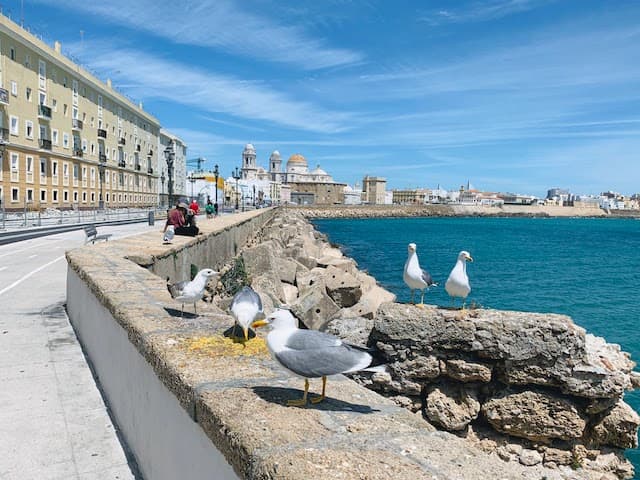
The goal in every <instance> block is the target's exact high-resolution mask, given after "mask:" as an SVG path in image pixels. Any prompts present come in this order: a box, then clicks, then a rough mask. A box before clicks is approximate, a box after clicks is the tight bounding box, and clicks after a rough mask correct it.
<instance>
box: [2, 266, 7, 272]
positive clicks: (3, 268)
mask: <svg viewBox="0 0 640 480" xmlns="http://www.w3.org/2000/svg"><path fill="white" fill-rule="evenodd" d="M7 268H8V267H0V272H1V271H2V270H6V269H7Z"/></svg>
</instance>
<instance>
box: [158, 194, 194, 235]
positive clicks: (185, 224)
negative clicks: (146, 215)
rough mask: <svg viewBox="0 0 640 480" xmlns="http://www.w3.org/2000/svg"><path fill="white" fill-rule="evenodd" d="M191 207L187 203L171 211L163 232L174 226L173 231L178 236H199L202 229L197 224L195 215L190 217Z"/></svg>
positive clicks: (181, 203) (180, 204)
mask: <svg viewBox="0 0 640 480" xmlns="http://www.w3.org/2000/svg"><path fill="white" fill-rule="evenodd" d="M188 212H189V207H188V206H187V204H186V203H183V202H180V203H178V205H176V207H175V208H172V209H171V210H169V213H167V222H166V224H165V226H164V230H163V232H165V231H166V230H167V227H168V226H169V225H173V229H174V231H175V233H176V235H186V236H189V237H195V236H196V235H198V233H199V231H200V229H199V228H198V227H197V226H196V224H195V215H193V214H192V215H191V216H190V217H191V218H189V215H188Z"/></svg>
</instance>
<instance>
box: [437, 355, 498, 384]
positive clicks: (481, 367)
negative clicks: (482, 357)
mask: <svg viewBox="0 0 640 480" xmlns="http://www.w3.org/2000/svg"><path fill="white" fill-rule="evenodd" d="M445 364H446V374H447V375H448V376H449V377H451V378H453V379H454V380H458V381H459V382H490V381H491V367H490V366H487V365H485V364H482V363H475V362H467V361H464V360H457V359H453V360H447V361H446V363H445Z"/></svg>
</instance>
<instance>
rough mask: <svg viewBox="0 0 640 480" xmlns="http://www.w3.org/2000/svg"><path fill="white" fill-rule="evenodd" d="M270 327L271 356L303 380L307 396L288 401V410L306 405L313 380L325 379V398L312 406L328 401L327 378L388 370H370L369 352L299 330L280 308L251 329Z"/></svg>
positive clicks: (296, 323) (319, 334)
mask: <svg viewBox="0 0 640 480" xmlns="http://www.w3.org/2000/svg"><path fill="white" fill-rule="evenodd" d="M267 324H270V325H271V331H270V332H269V334H268V335H267V347H268V348H269V352H271V356H272V357H273V358H274V360H276V361H277V362H278V363H279V364H280V365H282V366H283V367H284V368H285V369H287V370H288V371H289V372H291V373H293V374H294V375H296V376H298V377H302V378H304V395H303V396H302V398H301V399H300V400H289V401H288V402H287V405H289V406H297V407H301V406H304V405H306V404H307V394H308V392H309V379H310V378H319V377H322V394H321V395H320V396H318V397H314V398H312V399H311V403H320V402H321V401H322V400H324V398H325V391H326V387H327V376H328V375H336V374H338V373H348V372H358V371H360V370H368V371H384V370H385V369H386V367H385V366H384V365H379V366H377V367H371V362H372V361H373V357H372V356H371V355H370V354H369V353H367V351H366V349H363V348H361V347H356V346H354V345H348V344H346V343H343V342H342V340H340V339H339V338H338V337H334V336H333V335H329V334H328V333H322V332H318V331H316V330H300V329H298V321H297V320H296V318H295V317H294V316H293V315H292V314H291V312H290V311H289V310H286V309H283V308H278V309H276V310H274V311H273V313H272V314H271V315H269V316H268V317H267V318H265V319H263V320H258V321H257V322H254V323H253V325H252V326H253V327H260V326H263V325H267Z"/></svg>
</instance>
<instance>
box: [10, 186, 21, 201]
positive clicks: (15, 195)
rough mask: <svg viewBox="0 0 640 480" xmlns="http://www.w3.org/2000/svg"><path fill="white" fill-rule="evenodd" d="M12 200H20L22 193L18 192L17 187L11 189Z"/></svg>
mask: <svg viewBox="0 0 640 480" xmlns="http://www.w3.org/2000/svg"><path fill="white" fill-rule="evenodd" d="M11 201H12V202H19V201H20V195H19V194H18V189H17V188H12V189H11Z"/></svg>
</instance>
